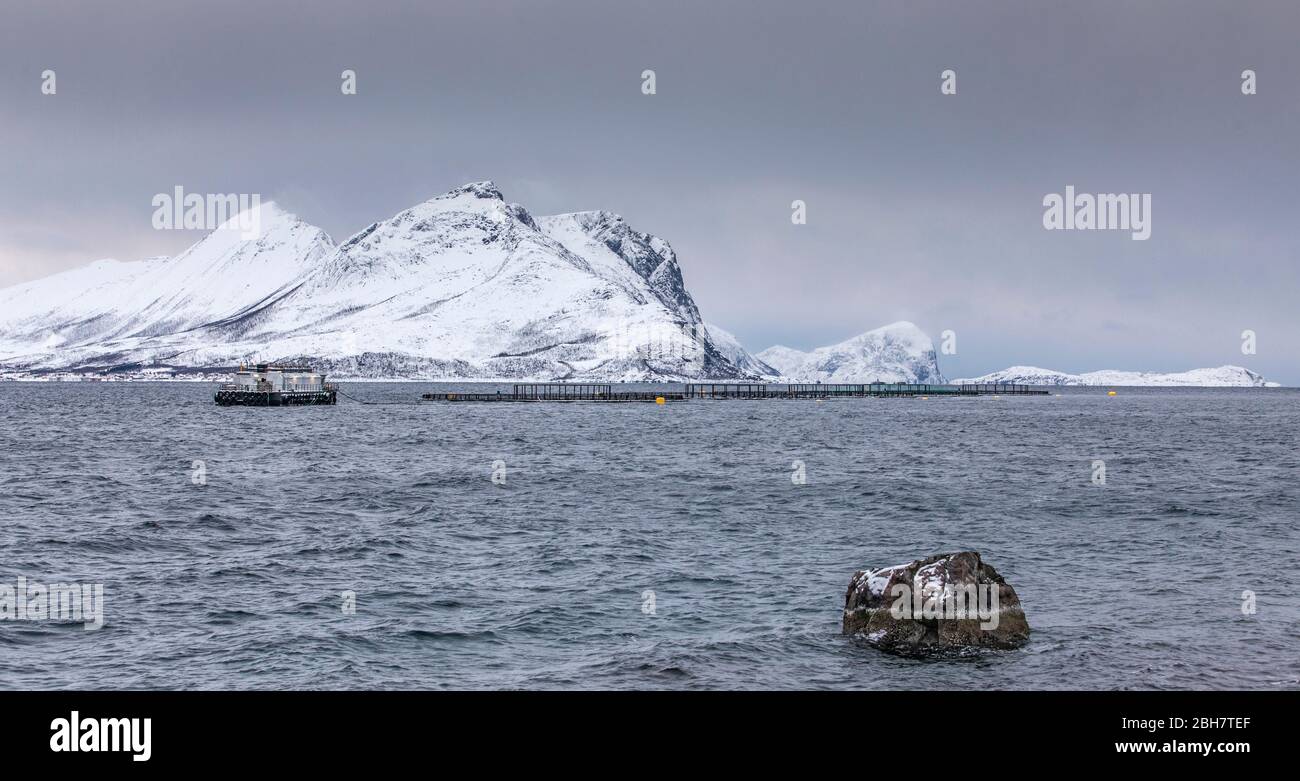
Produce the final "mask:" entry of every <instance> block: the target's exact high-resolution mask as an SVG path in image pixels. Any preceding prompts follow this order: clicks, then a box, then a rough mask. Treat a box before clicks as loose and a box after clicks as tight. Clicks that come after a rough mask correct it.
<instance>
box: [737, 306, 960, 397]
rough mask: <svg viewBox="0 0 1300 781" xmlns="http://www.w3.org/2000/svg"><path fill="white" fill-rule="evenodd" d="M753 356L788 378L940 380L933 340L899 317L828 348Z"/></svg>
mask: <svg viewBox="0 0 1300 781" xmlns="http://www.w3.org/2000/svg"><path fill="white" fill-rule="evenodd" d="M758 359H759V360H760V361H762V362H764V363H766V364H768V365H769V366H772V367H773V368H775V369H776V370H777V372H778V373H779V374H780V375H781V377H782V378H783V379H785V380H786V381H788V382H823V383H868V382H914V383H933V384H941V383H943V382H945V380H944V378H943V373H942V372H940V371H939V362H938V358H937V357H936V355H935V351H934V343H933V342H931V341H930V337H929V336H927V335H926V333H925V332H924V331H922V330H921V329H920V328H917V327H916V326H915V325H913V324H912V323H909V322H906V321H900V322H897V323H892V324H890V325H887V326H884V327H883V328H877V329H875V330H873V331H867V332H866V333H864V334H861V335H859V336H855V337H853V338H852V339H849V340H847V341H843V342H840V343H839V344H834V345H831V346H829V347H818V348H817V349H815V350H812V351H811V352H802V351H800V350H795V349H792V348H789V347H782V346H780V345H778V346H776V347H769V348H768V349H766V350H764V351H762V352H760V353H759V354H758Z"/></svg>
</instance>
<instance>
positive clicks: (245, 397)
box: [215, 363, 338, 407]
mask: <svg viewBox="0 0 1300 781" xmlns="http://www.w3.org/2000/svg"><path fill="white" fill-rule="evenodd" d="M337 396H338V386H337V385H333V384H330V383H327V382H325V375H323V374H320V373H318V372H315V371H313V370H312V369H310V368H308V367H306V366H280V365H276V364H270V363H259V364H257V365H255V366H254V367H253V368H252V369H249V368H246V367H244V366H240V367H239V371H237V372H235V381H234V382H232V383H226V384H223V385H221V386H220V387H218V388H217V393H216V396H215V400H216V402H217V404H220V405H221V406H223V407H233V406H242V407H287V406H298V405H304V404H335V403H337Z"/></svg>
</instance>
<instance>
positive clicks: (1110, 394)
mask: <svg viewBox="0 0 1300 781" xmlns="http://www.w3.org/2000/svg"><path fill="white" fill-rule="evenodd" d="M1106 395H1107V396H1114V395H1115V391H1106Z"/></svg>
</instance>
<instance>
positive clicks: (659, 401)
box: [655, 396, 664, 404]
mask: <svg viewBox="0 0 1300 781" xmlns="http://www.w3.org/2000/svg"><path fill="white" fill-rule="evenodd" d="M663 403H664V397H663V396H655V404H663Z"/></svg>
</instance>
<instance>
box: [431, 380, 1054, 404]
mask: <svg viewBox="0 0 1300 781" xmlns="http://www.w3.org/2000/svg"><path fill="white" fill-rule="evenodd" d="M1003 395H1005V396H1046V395H1048V391H1046V390H1042V389H1040V388H1036V387H1034V386H1032V385H1012V384H1007V383H995V384H980V385H928V384H916V383H886V382H872V383H863V384H856V385H855V384H829V385H822V384H796V385H765V384H762V383H687V384H686V386H685V389H684V390H671V391H668V390H665V391H615V390H614V386H613V385H599V384H586V383H567V382H538V383H521V384H516V385H515V386H514V387H513V389H512V391H511V392H510V393H505V392H502V391H497V392H495V393H425V394H423V395H422V396H421V397H420V398H422V399H424V400H425V401H457V402H458V401H470V402H489V401H502V402H505V401H510V402H530V401H553V402H555V401H558V402H573V401H595V402H638V401H640V402H657V403H660V404H663V403H666V402H670V401H687V400H690V399H829V398H845V397H849V398H852V397H858V398H867V397H894V396H898V397H913V396H926V397H928V396H1003Z"/></svg>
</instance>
